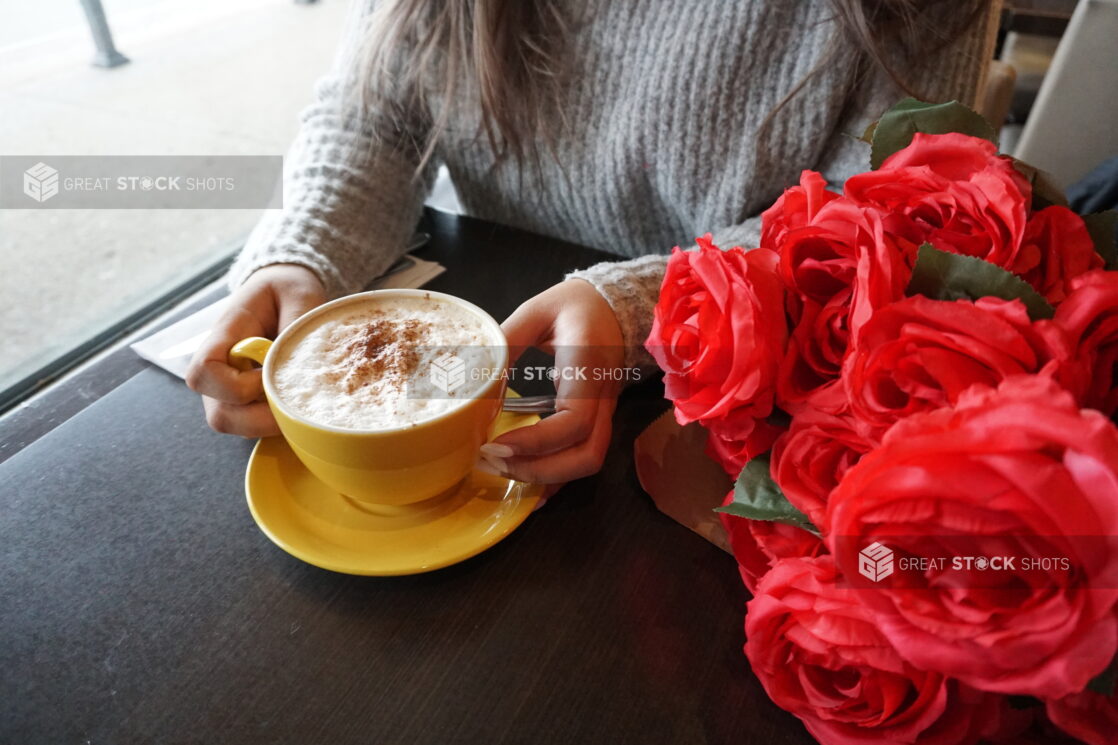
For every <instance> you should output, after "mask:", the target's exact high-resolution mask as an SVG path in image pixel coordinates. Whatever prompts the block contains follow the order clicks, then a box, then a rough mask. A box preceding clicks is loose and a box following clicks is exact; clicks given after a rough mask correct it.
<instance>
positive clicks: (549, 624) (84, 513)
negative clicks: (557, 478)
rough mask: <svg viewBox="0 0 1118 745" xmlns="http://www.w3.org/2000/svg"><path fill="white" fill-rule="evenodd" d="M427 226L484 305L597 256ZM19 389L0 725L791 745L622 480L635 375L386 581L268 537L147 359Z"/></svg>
mask: <svg viewBox="0 0 1118 745" xmlns="http://www.w3.org/2000/svg"><path fill="white" fill-rule="evenodd" d="M427 220H428V223H429V224H428V226H427V229H428V230H429V231H430V232H432V234H433V238H432V242H431V245H430V246H429V247H428V248H427V249H426V250H425V252H424V255H425V256H427V257H428V258H432V259H435V260H438V261H440V262H442V263H443V264H445V265H446V266H447V268H448V270H449V271H448V272H447V273H446V274H445V275H443V276H442V277H440V278H439V279H438V280H437V281H435V282H433V283H432V284H431V285H430V287H431V288H432V289H437V290H442V291H446V292H451V293H454V294H457V295H460V296H462V297H465V298H467V299H469V300H472V301H474V302H476V303H478V304H480V305H481V306H483V307H485V308H486V309H487V310H489V311H490V312H491V313H492V314H493V315H495V316H497V317H503V316H505V315H506V314H507V313H508V312H510V311H511V310H512V309H513V308H514V307H515V306H516V305H517V304H518V303H519V302H521V301H522V300H524V299H525V298H527V297H529V296H531V295H532V294H534V293H536V292H538V291H540V290H542V289H544V288H545V287H547V286H549V285H550V284H552V283H554V282H556V281H558V280H559V279H561V278H562V276H563V274H564V273H565V272H566V271H569V270H571V269H573V268H576V267H581V266H586V265H589V264H591V263H594V262H596V261H598V260H600V259H602V258H603V257H604V255H603V254H600V253H598V252H595V251H590V250H587V249H583V248H578V247H575V246H570V245H566V244H563V243H560V242H558V241H554V240H549V239H545V238H540V237H538V236H532V235H527V234H524V233H520V232H516V231H513V230H509V229H505V228H499V227H496V226H493V225H489V224H486V223H480V222H476V221H471V220H466V219H456V218H453V217H449V216H445V215H429V216H428V218H427ZM121 354H123V355H129V354H130V352H127V351H124V352H122V353H121ZM122 370H123V371H125V373H122ZM118 378H122V379H123V382H121V380H118ZM106 381H113V383H112V386H110V385H109V383H106ZM114 386H115V387H114ZM106 388H111V390H105V389H106ZM90 391H93V392H94V393H92V394H91V393H89V392H90ZM41 401H46V403H42V402H40V403H38V404H36V406H33V407H29V408H27V409H26V410H25V411H24V412H22V413H21V415H20V416H14V417H9V418H8V419H7V420H5V421H4V423H3V427H0V441H2V442H3V443H4V444H5V448H4V450H5V455H6V456H7V460H5V461H4V462H3V463H2V464H0V567H2V569H0V571H2V572H3V580H2V583H0V743H4V744H8V743H10V744H12V745H33V744H37V743H43V744H45V745H46V744H49V745H64V744H66V743H73V744H74V745H87V744H88V745H128V744H130V743H159V744H160V745H168V744H172V743H205V744H206V745H219V744H221V745H230V744H232V743H268V744H269V745H274V744H279V743H292V744H293V745H314V744H316V743H330V744H331V745H344V744H347V743H361V744H362V745H366V744H368V743H375V744H382V743H431V744H432V745H434V744H438V745H444V744H445V743H486V744H489V743H627V742H631V743H640V744H641V745H654V744H656V743H731V742H732V743H738V744H740V743H789V744H791V743H809V742H811V739H810V738H809V737H808V735H807V734H806V733H805V732H804V730H803V728H802V727H801V726H800V725H799V723H798V722H797V721H796V720H795V719H793V718H792V717H791V716H789V715H787V714H785V713H784V712H782V711H780V710H779V709H777V708H776V707H775V706H773V705H772V704H771V703H770V702H769V701H768V700H767V698H766V697H765V694H764V692H763V690H762V689H761V687H760V685H759V684H758V683H757V681H756V679H755V678H754V677H753V676H752V675H751V673H750V672H749V670H748V667H747V665H746V662H745V659H744V657H743V656H742V652H741V646H742V642H743V631H742V613H743V606H744V603H745V601H746V599H747V596H746V593H745V591H744V589H743V588H742V587H741V582H740V581H739V579H738V577H737V573H736V571H735V567H734V564H733V561H732V560H731V558H730V557H729V556H727V555H726V554H724V553H722V552H721V551H719V550H718V549H717V548H715V547H714V546H712V545H710V544H709V543H707V542H706V541H704V540H703V539H701V538H699V537H698V536H696V535H694V534H692V533H691V532H690V531H688V530H686V529H685V528H683V527H681V526H680V525H677V524H676V523H674V522H673V521H672V520H670V519H668V518H667V517H665V516H663V515H662V514H661V513H659V512H658V511H657V510H656V508H655V507H654V506H653V505H652V504H651V502H650V500H649V499H648V497H647V496H646V495H645V494H644V493H643V492H642V491H641V489H640V486H639V485H638V483H637V480H636V476H635V474H634V471H633V466H632V457H631V450H632V442H633V438H634V437H635V436H636V434H637V433H639V432H640V430H641V429H642V428H643V427H644V426H645V425H646V424H647V423H648V422H649V421H651V419H652V418H653V417H654V416H655V415H656V414H657V413H659V412H660V411H662V410H664V408H665V403H664V402H663V401H662V399H661V392H660V390H658V386H657V385H656V384H655V383H652V384H649V383H646V384H643V385H642V386H639V387H637V388H635V389H632V390H630V391H629V392H627V393H626V394H625V396H624V397H623V400H622V403H621V406H620V408H619V410H618V415H617V417H616V422H617V425H616V433H615V437H614V442H613V445H612V451H611V453H610V456H609V459H608V461H607V464H606V467H605V468H604V469H603V470H602V472H601V473H600V474H598V475H597V476H595V477H593V478H589V479H584V480H581V481H578V482H574V483H571V484H569V485H568V486H566V487H565V488H564V489H563V490H562V491H561V492H560V493H559V494H558V495H557V496H556V497H555V498H554V499H553V500H552V502H551V503H549V504H548V505H547V507H545V508H544V509H543V510H541V511H539V512H537V513H536V514H534V515H533V516H531V517H530V518H529V519H528V521H527V522H526V523H525V524H524V525H523V526H521V527H520V529H518V530H517V531H516V532H515V533H514V534H513V535H511V536H510V537H509V538H508V539H506V540H505V541H503V542H502V543H500V544H498V545H497V546H496V547H495V548H493V549H492V550H490V551H488V552H486V553H484V554H482V555H481V556H478V557H476V558H474V559H471V560H469V561H467V562H465V563H463V564H459V565H457V566H454V567H450V568H448V569H444V570H441V571H438V572H434V573H431V574H426V575H419V576H414V577H402V578H391V579H377V578H360V577H350V576H345V575H340V574H333V573H330V572H326V571H323V570H320V569H316V568H315V567H312V566H309V565H307V564H304V563H302V562H300V561H298V560H297V559H294V558H292V557H291V556H288V555H287V554H286V553H284V552H283V551H281V550H280V549H279V548H277V547H275V546H274V545H272V544H271V543H270V542H269V541H268V539H267V538H265V537H264V535H263V534H262V533H261V532H260V531H259V530H258V529H257V528H256V526H255V524H254V523H253V521H252V518H251V516H250V515H249V512H248V509H247V507H246V505H245V501H244V493H243V479H244V469H245V463H246V460H247V458H248V454H249V450H250V449H251V447H252V443H251V442H248V441H245V440H241V439H238V438H235V437H229V436H222V435H218V434H215V433H213V432H211V431H209V430H208V429H207V427H206V425H205V423H204V421H203V418H202V409H201V405H200V403H199V401H198V399H197V398H196V397H195V396H194V395H193V394H191V393H190V392H189V391H188V390H187V389H186V388H185V386H183V384H182V382H181V381H179V380H178V379H176V378H174V377H172V376H171V375H169V374H166V373H164V372H163V371H162V370H158V369H152V368H144V367H142V366H135V362H134V360H132V359H131V358H128V357H126V356H125V357H122V356H121V355H116V356H115V357H110V358H109V359H108V360H106V361H105V362H103V363H101V365H100V367H94V368H93V369H92V370H90V371H88V372H87V373H85V374H84V375H83V376H79V377H78V378H77V379H75V380H73V381H70V382H67V383H62V384H60V385H59V386H56V390H52V391H48V393H47V394H46V396H45V397H44V398H43V399H42V400H41ZM79 409H80V411H79ZM75 411H76V413H74V412H75ZM36 415H37V416H36ZM67 417H68V418H67Z"/></svg>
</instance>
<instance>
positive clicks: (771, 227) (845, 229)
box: [647, 99, 1118, 745]
mask: <svg viewBox="0 0 1118 745" xmlns="http://www.w3.org/2000/svg"><path fill="white" fill-rule="evenodd" d="M864 139H865V140H866V141H867V142H869V143H870V152H871V164H872V166H873V170H871V171H868V172H866V173H862V174H859V175H857V176H854V177H852V178H850V179H849V180H847V181H846V183H845V184H844V185H843V189H842V193H841V194H840V193H836V192H833V191H829V190H828V189H827V188H826V187H827V184H826V183H825V182H824V180H823V178H822V177H821V176H820V174H818V173H814V172H811V171H804V173H803V175H802V176H801V179H800V184H799V185H798V186H794V187H792V188H790V189H788V190H787V191H785V192H784V194H783V196H781V197H780V198H779V199H778V200H777V202H776V203H775V204H774V205H773V206H772V207H771V208H769V209H768V210H767V211H766V212H765V213H764V215H763V218H762V234H761V241H760V243H761V245H760V247H759V248H756V249H754V250H749V251H747V250H743V249H741V248H730V249H728V250H721V249H719V248H718V247H716V246H714V245H712V243H711V240H710V236H709V235H708V236H706V237H705V238H700V239H699V240H698V244H699V245H698V248H697V250H691V251H682V250H679V249H678V248H677V249H676V250H675V251H674V252H673V254H672V257H671V260H670V262H669V264H668V269H667V274H666V276H665V278H664V283H663V286H662V288H661V294H660V300H659V303H658V304H657V306H656V311H655V321H654V325H653V329H652V333H651V335H650V336H649V339H648V342H647V347H648V349H649V351H650V352H651V353H652V355H653V356H654V357H655V359H656V361H657V362H658V363H659V365H660V367H661V368H663V370H664V372H665V378H664V385H665V389H666V394H667V396H668V398H670V399H671V400H672V402H673V404H674V407H675V414H676V418H677V420H678V421H679V422H680V423H681V424H687V423H690V422H699V423H701V424H702V426H703V427H705V428H706V430H707V431H708V433H709V439H708V446H707V451H708V453H709V454H710V455H711V457H713V458H714V459H715V460H717V461H718V462H719V463H720V464H721V465H722V466H723V467H724V468H725V469H726V471H727V472H728V473H730V475H731V477H733V478H736V483H735V486H734V489H733V491H732V492H731V493H730V494H729V495H728V496H727V497H726V501H725V503H724V506H723V507H722V508H721V510H720V512H721V517H722V520H723V523H724V525H725V528H726V530H727V532H728V534H729V537H730V543H731V546H732V548H733V551H734V555H735V557H736V559H737V561H738V563H739V565H740V571H741V576H742V578H743V580H744V581H745V584H746V585H747V586H748V587H749V589H750V590H751V591H752V594H753V599H752V600H751V601H750V602H749V604H748V607H747V612H746V622H745V630H746V638H747V641H746V644H745V653H746V656H747V657H748V659H749V662H750V664H751V665H752V667H753V670H754V671H755V672H756V674H757V676H758V677H759V678H760V680H761V682H762V684H763V685H764V687H765V690H766V691H767V692H768V694H769V696H770V697H771V698H772V699H773V701H774V702H776V703H777V704H778V705H779V706H781V707H782V708H784V709H787V710H788V711H790V712H792V713H793V714H795V715H796V716H797V717H799V718H800V719H801V720H803V722H804V724H805V725H806V726H807V728H808V730H809V731H810V732H811V733H812V734H813V735H814V736H815V737H816V738H817V739H818V740H819V741H820V742H822V743H825V744H828V745H829V744H830V743H842V744H843V745H852V744H854V743H870V742H872V743H896V744H898V745H899V744H900V743H919V744H921V745H925V744H931V743H937V744H940V743H942V744H943V745H959V744H961V743H977V742H980V741H981V742H986V741H989V742H1007V741H1009V740H1008V739H1007V738H1016V737H1019V736H1021V735H1022V733H1023V732H1025V731H1026V730H1028V729H1029V728H1030V727H1031V728H1033V730H1032V731H1042V732H1046V733H1047V734H1044V735H1041V736H1040V737H1041V738H1042V739H1040V740H1032V741H1035V742H1042V741H1043V742H1052V741H1053V738H1058V737H1062V736H1063V735H1060V734H1058V733H1057V730H1062V731H1063V733H1065V734H1066V735H1071V736H1074V737H1076V738H1080V739H1082V740H1083V741H1085V742H1088V743H1091V745H1104V743H1114V742H1118V739H1116V738H1118V734H1116V733H1118V695H1116V691H1115V683H1116V678H1118V660H1116V652H1118V429H1116V428H1115V426H1114V424H1113V423H1112V421H1111V417H1112V416H1113V415H1114V414H1115V412H1116V409H1118V379H1116V375H1118V367H1116V364H1118V271H1113V270H1112V269H1113V268H1115V266H1116V265H1118V261H1116V258H1118V257H1116V256H1115V243H1114V226H1115V215H1114V214H1113V213H1106V214H1099V215H1089V216H1085V217H1081V216H1079V215H1077V214H1075V213H1074V212H1073V211H1071V210H1070V209H1069V208H1068V207H1067V206H1066V200H1065V199H1064V198H1063V196H1062V195H1061V194H1060V193H1059V191H1058V190H1056V189H1054V188H1053V187H1052V186H1051V184H1050V182H1049V181H1048V179H1047V178H1046V177H1045V176H1044V174H1043V173H1041V172H1039V171H1037V170H1036V169H1033V168H1031V167H1029V166H1027V165H1025V164H1023V163H1021V162H1019V161H1016V160H1014V159H1013V158H1010V157H1008V156H1005V155H999V154H998V152H997V147H996V144H995V142H994V140H995V137H994V133H993V131H992V129H991V128H990V127H989V125H988V124H987V123H986V122H985V121H984V120H982V118H981V117H979V116H978V115H977V114H975V113H974V112H972V111H970V110H969V109H967V108H965V107H963V106H961V105H959V104H957V103H951V104H941V105H929V104H924V103H921V102H918V101H915V100H912V99H908V100H905V101H903V102H902V103H900V104H899V105H898V106H896V107H895V108H893V109H892V110H890V111H889V112H887V113H886V114H885V115H884V116H883V117H882V118H881V120H880V121H879V122H877V124H876V125H874V127H871V129H870V130H868V131H867V133H866V135H865V136H864ZM1013 741H1014V742H1020V741H1021V740H1013Z"/></svg>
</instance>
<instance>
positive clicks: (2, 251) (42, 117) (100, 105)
mask: <svg viewBox="0 0 1118 745" xmlns="http://www.w3.org/2000/svg"><path fill="white" fill-rule="evenodd" d="M103 2H104V11H105V16H106V18H107V21H108V25H109V27H110V28H111V31H112V35H113V38H114V41H115V43H116V47H117V48H118V49H119V50H120V52H121V53H123V54H124V55H125V56H126V57H127V58H128V59H129V60H130V61H129V62H128V63H127V64H124V65H121V66H119V67H114V68H111V69H106V68H101V67H95V66H92V65H91V64H90V62H91V59H92V58H93V57H94V45H93V42H92V37H91V33H90V26H89V25H88V24H87V21H86V18H85V16H84V15H83V13H82V6H81V3H80V2H79V0H35V2H25V1H21V0H0V17H2V18H3V19H4V22H3V23H0V112H2V116H0V156H43V158H42V160H43V161H44V162H45V161H48V160H49V157H48V156H52V155H54V156H60V155H98V156H102V155H105V156H107V155H273V156H275V155H281V154H283V153H284V152H285V151H286V150H287V147H288V146H289V145H290V143H291V140H292V139H293V137H294V135H295V132H296V129H297V127H298V114H299V112H300V110H302V108H303V107H305V106H306V105H307V104H308V103H309V101H310V99H311V95H312V88H313V83H314V81H315V79H316V78H317V77H319V76H320V75H321V74H323V72H325V70H326V69H327V67H328V66H329V64H330V60H331V59H332V57H333V54H334V51H335V48H336V45H337V40H338V37H339V34H340V32H341V25H342V20H343V16H344V13H345V5H346V3H345V2H342V1H341V0H322V1H321V2H318V3H313V4H299V3H296V2H294V1H293V0H238V1H237V2H230V1H229V0H103ZM259 215H260V211H259V210H252V209H220V210H219V209H159V210H156V209H0V391H3V390H4V389H6V388H8V387H9V386H11V385H12V384H13V383H15V382H16V381H19V380H21V379H22V378H24V377H25V376H26V375H28V374H30V373H31V372H33V371H35V370H38V369H39V368H41V367H42V366H44V365H46V364H48V363H49V362H50V361H51V360H52V359H55V358H56V357H58V356H59V355H60V354H63V353H65V352H67V351H68V350H71V349H73V348H75V347H76V346H78V345H80V344H82V343H83V342H85V341H87V340H88V339H90V338H92V337H95V336H97V335H98V334H99V333H101V332H102V331H103V330H104V329H106V328H109V327H110V326H112V325H114V324H115V323H117V322H119V321H120V319H122V318H124V317H126V316H128V315H129V314H130V313H132V312H134V311H135V310H136V309H138V308H140V307H143V306H145V305H147V304H149V303H150V302H151V301H152V300H153V299H155V298H157V297H159V296H160V295H162V294H164V293H165V292H166V291H167V290H168V289H169V288H171V287H174V286H176V285H178V284H180V283H182V282H184V281H186V280H188V279H189V278H190V277H191V276H193V275H195V274H197V273H198V272H200V271H203V270H204V269H205V268H206V267H209V266H212V265H213V264H214V262H215V261H217V260H218V259H219V258H221V257H222V256H224V255H228V254H230V253H231V252H233V251H234V250H235V249H236V248H237V247H238V246H239V245H240V242H241V241H242V240H243V238H244V236H245V235H246V234H247V233H248V231H249V230H250V229H251V228H252V226H253V225H254V224H255V222H256V220H257V219H258V218H259Z"/></svg>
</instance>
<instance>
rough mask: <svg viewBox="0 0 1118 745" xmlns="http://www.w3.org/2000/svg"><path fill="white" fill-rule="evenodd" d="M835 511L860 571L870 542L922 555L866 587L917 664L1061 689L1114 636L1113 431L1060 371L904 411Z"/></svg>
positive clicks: (1097, 662) (1087, 670)
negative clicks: (1060, 380)
mask: <svg viewBox="0 0 1118 745" xmlns="http://www.w3.org/2000/svg"><path fill="white" fill-rule="evenodd" d="M826 523H827V525H828V527H829V529H830V533H829V534H828V535H827V537H826V540H827V545H828V547H829V548H830V550H831V552H832V553H833V554H834V555H835V557H836V561H837V562H838V563H839V565H840V566H841V567H842V570H843V573H844V575H845V576H846V577H847V578H848V579H852V581H857V580H858V575H859V551H862V550H863V549H865V548H866V547H867V546H869V545H871V544H872V543H875V542H879V543H881V544H883V545H884V546H886V547H887V548H888V549H890V550H892V551H893V553H894V554H896V555H897V556H899V557H901V558H903V559H905V562H916V565H915V566H914V565H913V564H912V563H909V564H908V568H907V570H906V566H905V563H900V564H899V565H898V564H897V563H894V564H893V568H894V572H893V574H892V576H888V577H885V578H884V579H882V580H881V581H879V582H877V583H872V584H871V583H870V582H869V581H867V585H869V586H870V587H872V589H867V590H865V591H862V592H860V593H859V597H860V598H861V599H862V601H863V602H865V603H867V604H869V605H872V606H873V607H874V608H875V610H876V611H877V613H878V622H879V624H880V626H881V629H882V631H883V633H884V634H885V635H886V636H887V637H888V638H889V640H890V641H891V642H892V643H893V646H895V647H896V648H897V651H898V652H899V653H900V654H901V656H902V657H904V658H905V659H906V660H908V661H909V662H910V663H912V664H913V665H916V666H917V667H919V668H921V669H927V670H934V671H938V672H941V673H943V674H945V675H950V676H952V677H956V678H959V679H960V680H962V681H963V682H965V683H968V684H969V685H972V686H974V687H976V688H980V689H983V690H989V691H997V692H1005V693H1019V694H1027V695H1035V696H1045V697H1060V696H1064V695H1067V694H1069V693H1075V692H1078V691H1081V690H1083V688H1084V686H1086V684H1087V682H1088V681H1089V680H1090V679H1091V678H1092V677H1094V676H1095V675H1097V674H1098V673H1099V672H1100V671H1101V670H1102V669H1103V668H1105V667H1106V665H1107V663H1109V662H1110V660H1111V658H1112V657H1113V656H1114V653H1115V649H1116V647H1118V623H1116V620H1115V617H1114V607H1115V602H1116V601H1118V547H1116V544H1118V430H1116V429H1115V427H1114V425H1113V424H1112V423H1111V422H1110V421H1109V420H1107V419H1106V417H1104V416H1102V415H1101V414H1099V413H1098V412H1095V411H1090V410H1082V411H1081V410H1079V409H1078V407H1077V406H1076V404H1075V402H1074V400H1073V399H1072V396H1071V395H1070V394H1068V393H1067V392H1065V391H1063V390H1061V389H1060V388H1059V387H1058V386H1056V384H1055V383H1053V382H1052V381H1051V380H1048V379H1046V378H1043V377H1037V376H1017V377H1013V378H1009V379H1007V380H1006V381H1004V382H1003V383H1001V385H1000V386H999V387H998V388H997V390H992V389H986V388H973V389H971V390H970V391H968V392H967V393H965V394H963V395H962V396H961V397H960V399H959V401H958V403H957V405H956V406H955V408H944V409H938V410H936V411H932V412H928V413H923V414H915V415H912V416H910V417H908V418H907V419H903V420H901V421H900V422H898V423H897V424H896V425H894V426H893V428H892V429H890V430H889V432H888V433H887V434H886V436H885V440H884V442H883V444H882V445H881V446H880V447H879V448H877V449H876V450H874V451H873V452H871V453H869V454H868V455H866V456H865V457H863V458H862V460H861V461H860V462H859V463H858V464H857V465H856V466H854V467H853V468H851V469H850V470H849V471H847V472H846V475H845V476H843V478H842V481H841V482H840V483H839V486H838V488H836V489H835V490H834V491H833V492H832V493H831V497H830V500H829V501H828V504H827V519H826ZM945 557H946V558H945ZM961 557H967V558H968V559H971V561H969V562H967V563H963V559H962V558H961ZM974 557H980V558H981V557H1002V559H1001V560H1000V564H999V565H997V566H995V565H993V564H991V563H990V560H988V559H984V562H985V563H975V562H974V561H973V559H974ZM1005 557H1014V558H1013V559H1012V561H1010V560H1009V559H1006V558H1005ZM937 560H939V561H941V562H942V563H939V564H936V563H934V562H936V561H937ZM956 560H958V563H956ZM918 562H925V563H923V564H920V563H918ZM928 562H931V563H928ZM1006 562H1008V563H1006ZM988 569H996V570H997V571H984V570H988Z"/></svg>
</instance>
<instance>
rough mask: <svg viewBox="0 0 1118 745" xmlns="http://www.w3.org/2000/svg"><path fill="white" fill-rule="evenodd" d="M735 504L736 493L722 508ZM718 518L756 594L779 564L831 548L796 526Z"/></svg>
mask: <svg viewBox="0 0 1118 745" xmlns="http://www.w3.org/2000/svg"><path fill="white" fill-rule="evenodd" d="M732 501H734V492H733V491H731V492H730V493H729V494H727V495H726V499H724V500H722V505H723V506H725V505H728V504H730V502H732ZM718 518H719V519H720V520H721V521H722V527H723V528H725V529H726V536H727V537H728V538H729V539H730V550H731V551H733V553H734V558H735V559H736V560H737V562H738V571H739V572H740V573H741V579H742V582H744V583H745V586H746V587H747V588H749V591H750V592H755V591H756V589H757V582H758V581H759V580H760V579H761V578H762V577H764V576H765V575H766V574H767V573H768V571H769V569H771V568H772V566H773V564H775V563H776V562H777V561H778V560H780V559H787V558H794V557H813V556H819V555H821V554H824V553H826V552H827V547H826V546H824V545H823V540H822V539H821V538H820V537H819V536H817V535H815V534H814V533H809V532H808V531H806V530H803V529H801V528H797V527H796V526H794V525H787V524H785V523H775V522H770V521H767V520H749V519H747V518H744V517H738V516H737V515H728V514H726V513H725V512H719V513H718Z"/></svg>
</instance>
